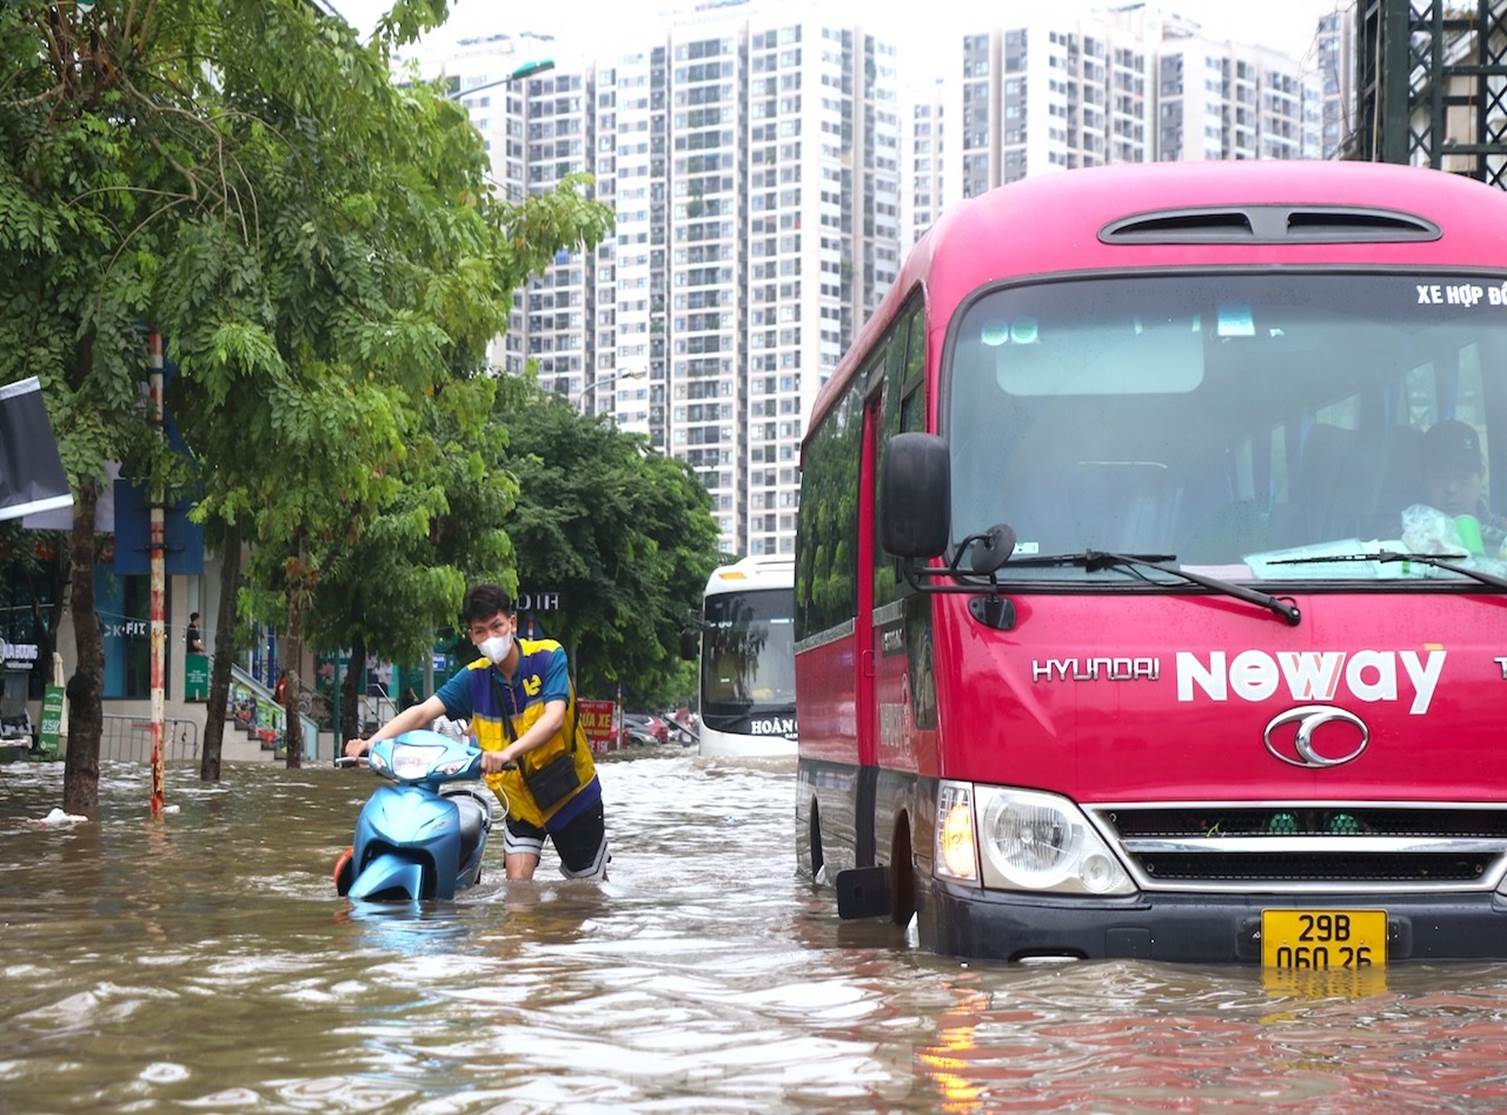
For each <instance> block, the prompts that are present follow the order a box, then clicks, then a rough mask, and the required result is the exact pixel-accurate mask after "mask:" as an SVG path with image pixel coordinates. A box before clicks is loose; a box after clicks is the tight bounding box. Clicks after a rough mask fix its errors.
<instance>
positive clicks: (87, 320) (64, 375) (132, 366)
mask: <svg viewBox="0 0 1507 1115" xmlns="http://www.w3.org/2000/svg"><path fill="white" fill-rule="evenodd" d="M184 6H186V5H184ZM178 7H179V6H178V5H173V6H169V5H163V10H162V11H160V12H159V11H157V10H156V6H155V5H151V4H148V5H145V6H144V8H143V6H141V5H138V4H124V3H121V4H101V5H99V7H98V8H96V9H95V11H94V12H93V13H92V14H91V13H85V12H83V11H82V10H81V9H79V8H78V7H77V6H76V5H74V4H72V3H43V2H41V0H18V2H15V3H10V4H6V5H3V6H0V380H10V379H14V378H17V377H18V375H29V374H33V373H35V374H36V375H38V376H39V377H40V378H41V380H42V386H43V392H44V396H45V397H46V399H47V401H48V407H49V411H50V416H51V419H52V425H53V429H54V431H55V432H56V434H57V437H58V441H59V446H60V449H61V452H62V457H63V463H64V466H65V467H66V469H67V471H68V476H69V481H70V483H71V485H72V487H73V492H74V508H73V530H72V536H71V539H70V545H69V551H70V553H69V560H70V564H71V569H72V582H71V592H70V605H71V608H72V612H73V623H74V634H75V639H76V641H77V652H78V654H77V659H78V661H77V669H76V672H75V675H74V677H73V678H72V679H71V681H70V684H69V698H70V701H71V704H72V715H71V718H70V725H69V729H70V738H69V748H68V757H67V766H66V774H65V777H64V794H63V804H64V808H66V809H67V810H68V811H69V812H73V813H84V814H89V815H92V814H93V813H94V812H95V809H96V806H97V783H98V767H99V737H100V730H101V726H102V723H103V722H102V718H101V714H102V710H101V703H100V698H101V693H102V687H103V673H104V653H103V644H102V641H101V637H100V628H99V621H98V618H97V616H96V613H95V610H94V560H95V537H94V513H95V505H96V503H97V501H98V497H99V486H100V484H101V483H102V482H103V479H104V467H105V462H106V461H107V460H110V459H126V460H131V461H133V462H134V463H136V464H137V465H138V466H139V469H140V471H144V472H148V473H152V472H160V471H161V467H162V460H163V455H162V454H160V453H159V454H157V455H156V458H155V460H154V461H146V462H143V461H141V458H142V456H143V455H144V454H148V453H150V451H151V449H152V444H151V440H150V439H149V438H148V437H147V434H148V427H147V425H146V423H145V422H144V415H143V408H142V407H141V405H140V402H139V394H138V389H139V384H140V382H141V380H142V379H144V378H145V375H144V373H145V366H146V348H145V343H144V338H143V334H142V331H141V328H140V323H141V322H142V321H144V320H145V319H146V318H147V315H148V311H149V309H150V291H151V286H152V283H153V281H154V279H155V277H156V273H157V269H158V266H159V264H160V260H161V252H162V248H163V245H164V244H165V243H166V242H167V241H168V239H169V238H170V237H171V235H172V232H173V229H174V227H175V225H176V224H177V222H178V221H179V220H181V219H182V218H183V217H184V216H185V215H187V214H192V213H195V212H199V211H201V210H203V209H205V208H209V207H213V206H215V205H217V204H221V203H223V200H224V199H223V198H219V197H215V196H212V195H210V194H209V193H207V192H205V193H198V194H194V193H191V192H187V191H185V189H184V187H183V185H182V183H181V179H178V178H176V177H175V175H176V171H175V170H174V169H173V166H172V163H173V161H174V160H173V158H172V155H171V153H170V151H169V148H170V146H171V137H170V130H171V125H170V123H169V122H168V121H166V120H165V119H163V117H162V116H161V115H159V114H154V113H152V112H150V111H148V110H147V109H146V108H145V107H144V106H143V105H142V104H141V103H140V100H139V98H138V97H137V91H138V90H139V89H140V88H141V87H142V86H143V85H145V86H153V85H157V86H160V85H163V84H166V83H171V82H175V81H179V80H189V81H193V80H195V78H194V73H195V71H196V69H197V67H198V64H199V63H198V62H197V61H196V60H195V59H194V57H193V56H192V55H193V52H192V51H191V50H185V49H184V44H183V39H184V35H183V33H182V24H183V21H182V19H181V18H179V17H180V13H179V12H178V11H177V8H178ZM189 37H192V36H191V35H190V36H189ZM169 59H171V60H169Z"/></svg>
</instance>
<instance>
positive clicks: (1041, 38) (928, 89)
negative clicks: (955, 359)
mask: <svg viewBox="0 0 1507 1115" xmlns="http://www.w3.org/2000/svg"><path fill="white" fill-rule="evenodd" d="M958 48H959V49H958V50H957V51H956V53H954V54H952V55H951V56H950V58H949V59H948V60H947V62H946V63H945V65H946V67H947V69H946V71H945V72H944V73H943V75H942V76H941V78H940V80H939V81H936V82H935V83H934V84H931V85H928V86H923V87H921V88H920V89H918V90H913V91H912V94H911V97H910V98H909V103H908V105H907V107H906V151H905V174H906V188H907V194H908V197H907V200H906V205H905V213H906V220H905V239H906V243H907V244H910V243H914V242H915V241H916V240H917V239H919V238H920V236H921V234H922V233H923V232H924V231H925V230H926V229H927V228H928V227H929V226H930V224H931V223H932V221H934V220H935V219H936V217H937V215H938V214H939V213H940V211H941V210H942V209H943V208H945V207H946V206H947V205H949V204H951V203H953V202H956V201H959V200H961V199H963V198H968V197H976V196H978V195H979V194H981V193H984V192H986V191H988V190H991V189H994V188H995V187H997V186H1001V185H1005V184H1007V183H1010V182H1015V181H1018V180H1020V179H1022V178H1025V177H1026V176H1028V175H1038V174H1051V173H1058V172H1061V171H1064V170H1072V169H1076V168H1078V167H1092V166H1101V165H1104V164H1108V163H1126V162H1150V161H1171V162H1175V161H1199V160H1205V159H1254V158H1278V159H1299V158H1318V157H1320V155H1321V153H1322V141H1323V134H1322V124H1323V111H1324V103H1325V102H1324V99H1323V92H1322V89H1323V86H1322V85H1321V83H1320V81H1319V78H1318V75H1317V74H1316V73H1314V72H1313V69H1312V67H1310V66H1305V64H1304V63H1303V62H1301V61H1299V60H1297V59H1294V58H1290V57H1288V56H1287V55H1284V54H1282V53H1280V52H1278V51H1273V50H1268V49H1266V48H1263V47H1257V46H1251V45H1247V44H1241V43H1232V42H1227V41H1222V40H1216V39H1212V38H1209V37H1206V36H1205V35H1203V34H1202V32H1201V30H1200V27H1199V25H1198V24H1197V23H1196V22H1194V21H1193V20H1190V19H1187V18H1184V17H1182V16H1179V15H1176V14H1169V13H1167V12H1164V11H1163V10H1162V9H1160V8H1158V7H1156V6H1155V5H1151V4H1143V3H1135V4H1128V5H1122V6H1120V7H1114V8H1107V9H1105V10H1102V11H1080V12H1065V13H1064V12H1054V11H1039V12H1034V13H1029V14H1022V15H1021V16H1020V17H1019V19H1017V20H1015V21H1013V22H1010V23H1007V24H999V25H996V26H995V27H993V28H983V29H979V30H977V31H974V32H970V33H968V34H965V35H963V36H961V37H960V38H959V40H958Z"/></svg>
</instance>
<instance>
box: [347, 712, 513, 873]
mask: <svg viewBox="0 0 1507 1115" xmlns="http://www.w3.org/2000/svg"><path fill="white" fill-rule="evenodd" d="M481 754H482V753H481V751H480V750H479V749H477V748H475V747H472V746H470V745H469V744H465V743H459V742H457V741H455V740H453V739H451V738H450V737H449V736H442V735H440V733H438V732H426V731H414V732H404V733H403V734H402V735H400V736H398V737H397V738H396V739H384V740H378V741H377V742H376V743H375V744H373V745H372V749H371V751H370V752H369V753H368V755H367V756H366V757H365V758H361V759H349V758H344V757H341V758H337V759H336V760H335V765H336V766H356V765H360V764H363V763H364V764H366V765H367V766H369V767H370V768H371V770H372V772H373V773H374V774H377V775H379V776H381V777H382V778H386V779H388V780H390V781H392V782H395V783H397V785H396V786H379V787H378V788H377V790H376V791H375V792H374V793H373V794H372V796H371V797H370V798H369V799H367V802H366V805H365V806H363V807H362V809H361V815H360V816H359V817H358V818H357V819H356V842H355V844H354V845H353V846H351V847H349V848H347V849H346V850H345V851H344V852H342V853H341V854H340V858H339V859H337V860H336V861H335V873H334V874H335V890H336V892H337V893H338V894H340V895H342V896H344V897H347V898H358V899H365V900H367V901H375V902H381V901H415V900H417V899H422V898H454V897H455V892H456V891H459V890H464V889H465V888H467V887H469V886H474V885H475V884H476V883H478V882H480V881H481V859H482V853H484V852H485V851H486V848H487V834H488V833H489V832H491V830H492V811H491V809H490V808H489V806H488V804H487V802H486V801H485V800H484V799H483V798H482V797H481V793H483V792H486V793H489V792H490V791H472V790H471V789H470V788H464V789H462V788H457V789H456V790H454V791H453V792H447V793H443V794H442V793H441V792H440V786H441V784H443V783H446V782H455V781H461V780H474V779H479V778H480V777H481Z"/></svg>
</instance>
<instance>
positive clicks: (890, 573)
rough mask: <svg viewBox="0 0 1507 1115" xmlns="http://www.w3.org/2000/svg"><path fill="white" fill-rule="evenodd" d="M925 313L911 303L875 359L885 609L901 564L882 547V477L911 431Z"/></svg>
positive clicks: (880, 587)
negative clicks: (909, 405)
mask: <svg viewBox="0 0 1507 1115" xmlns="http://www.w3.org/2000/svg"><path fill="white" fill-rule="evenodd" d="M925 322H926V319H925V312H924V310H923V308H922V303H921V301H920V299H919V298H914V299H912V300H911V303H910V307H909V309H907V310H905V311H903V312H902V314H901V316H900V319H899V321H897V322H896V324H895V326H894V327H893V328H892V329H891V330H890V332H889V335H888V336H887V337H886V338H885V340H884V342H883V347H882V348H881V349H880V353H881V355H880V356H878V357H876V359H883V361H884V400H883V403H882V404H881V408H880V412H879V430H878V439H877V444H876V446H875V449H876V453H875V466H876V467H875V470H874V509H875V513H874V607H876V608H879V607H883V606H884V605H886V604H889V603H892V602H893V601H895V600H897V599H899V596H900V584H901V580H900V567H899V562H898V561H896V560H895V559H894V558H892V557H891V556H890V555H889V554H887V553H885V552H884V547H883V546H881V545H880V544H879V507H880V505H881V494H880V490H879V489H880V474H881V473H882V472H883V468H884V452H885V450H886V449H887V448H888V447H889V443H890V438H892V437H893V436H894V435H895V434H897V433H900V432H901V431H902V430H909V429H910V428H911V427H908V426H906V425H905V410H904V404H902V403H901V396H902V394H904V392H905V391H906V389H907V386H908V385H910V384H911V382H912V377H913V375H915V369H914V367H913V365H912V360H913V359H914V358H915V354H916V353H917V352H919V351H921V346H922V345H923V344H924V335H925V332H926V329H925ZM920 394H921V393H920V390H919V386H913V387H911V388H910V395H908V396H907V399H910V398H915V397H920Z"/></svg>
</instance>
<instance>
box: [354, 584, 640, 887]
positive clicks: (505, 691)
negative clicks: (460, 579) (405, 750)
mask: <svg viewBox="0 0 1507 1115" xmlns="http://www.w3.org/2000/svg"><path fill="white" fill-rule="evenodd" d="M461 622H462V623H463V624H464V625H465V628H466V633H467V634H468V635H469V636H470V639H471V642H472V643H473V644H474V645H475V646H476V648H477V650H479V651H480V652H481V654H482V657H481V658H478V659H477V660H476V661H474V662H472V663H471V664H470V665H469V666H467V667H465V668H464V669H462V670H460V671H458V672H457V673H456V674H455V676H454V677H452V678H451V679H450V680H449V681H447V682H446V683H445V684H444V685H443V686H441V687H440V690H439V692H438V693H436V694H435V695H434V696H432V697H430V698H428V699H427V700H424V701H421V702H419V703H418V704H416V705H413V706H411V707H409V708H407V709H405V710H404V711H402V712H400V713H399V714H398V715H397V716H395V717H393V718H392V719H391V720H389V721H388V722H387V723H386V724H384V725H382V727H380V728H378V729H377V731H376V732H375V733H373V734H372V736H371V737H370V738H368V739H353V740H349V741H348V742H347V743H346V745H345V753H346V754H347V755H350V756H352V757H355V756H359V755H364V754H365V753H366V752H367V751H368V750H369V749H370V748H371V745H372V744H373V743H375V742H376V741H377V740H379V739H391V738H392V737H394V736H398V735H401V734H403V733H404V732H407V731H412V730H413V729H415V728H422V727H427V726H428V725H429V724H431V723H433V722H434V721H435V720H437V719H439V718H440V717H447V718H449V719H450V720H469V721H470V722H471V732H472V734H473V735H474V736H475V737H476V742H477V745H478V746H479V747H480V748H481V749H482V751H483V752H484V754H483V756H482V770H483V772H484V777H485V778H486V781H487V785H489V786H490V787H491V788H492V790H493V792H494V793H496V794H497V796H498V797H499V798H500V799H501V800H502V801H503V803H504V804H505V805H506V806H507V814H508V815H507V823H506V831H505V836H504V841H503V848H504V851H505V852H506V854H507V876H508V878H509V879H532V878H533V877H534V871H535V869H536V868H537V867H538V866H539V857H540V855H541V854H542V852H543V850H544V839H545V837H546V836H548V837H549V839H550V842H551V843H552V844H553V845H554V846H555V851H556V853H558V854H559V856H560V874H562V875H564V876H565V877H566V878H567V879H606V878H607V864H608V863H609V862H611V859H612V857H611V856H610V855H609V854H608V851H607V832H606V819H605V813H604V810H603V807H602V787H601V783H600V782H599V781H598V779H597V774H596V765H595V763H594V762H593V761H592V757H591V747H590V745H589V743H588V742H587V739H586V732H585V730H584V729H583V728H582V727H581V724H580V717H579V716H578V715H577V713H576V695H575V691H574V689H573V688H572V687H571V684H570V671H569V663H568V662H567V660H566V654H565V648H564V647H562V646H561V645H560V644H559V643H557V642H555V641H554V640H553V639H517V638H515V637H514V636H515V633H516V631H517V628H518V617H517V615H516V614H515V612H514V609H513V601H512V598H511V597H509V596H508V594H507V592H506V591H505V590H504V589H503V588H501V587H500V586H498V585H486V584H484V585H476V586H474V587H473V588H472V589H471V590H470V591H469V592H467V593H466V599H465V603H464V604H463V605H462V608H461Z"/></svg>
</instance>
